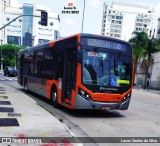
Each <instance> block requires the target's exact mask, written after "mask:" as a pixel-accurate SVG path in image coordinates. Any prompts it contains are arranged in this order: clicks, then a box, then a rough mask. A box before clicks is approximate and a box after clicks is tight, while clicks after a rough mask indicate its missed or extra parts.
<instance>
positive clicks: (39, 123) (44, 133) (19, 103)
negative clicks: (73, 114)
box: [0, 83, 82, 146]
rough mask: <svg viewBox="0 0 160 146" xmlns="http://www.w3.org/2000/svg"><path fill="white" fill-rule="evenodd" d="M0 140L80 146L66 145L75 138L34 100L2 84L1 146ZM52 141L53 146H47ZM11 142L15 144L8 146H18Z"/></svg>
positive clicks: (55, 145) (0, 103)
mask: <svg viewBox="0 0 160 146" xmlns="http://www.w3.org/2000/svg"><path fill="white" fill-rule="evenodd" d="M1 137H14V138H23V140H24V141H23V142H24V143H29V142H28V141H27V140H26V141H27V142H26V141H25V139H27V138H30V139H31V138H35V139H39V140H37V141H36V142H37V143H40V142H41V141H42V142H43V141H45V143H48V144H43V143H41V144H37V143H34V144H25V145H27V146H28V145H33V146H53V145H54V146H58V144H56V143H57V142H56V138H55V137H61V138H62V139H60V142H61V141H62V142H61V143H65V142H67V144H65V146H74V145H76V146H77V145H78V146H79V145H82V144H78V143H77V144H76V143H72V142H70V141H68V140H67V138H68V137H74V134H73V133H72V132H71V131H70V130H69V129H68V127H67V126H65V125H63V124H62V123H61V122H60V121H59V120H58V119H56V118H55V117H54V116H53V115H51V114H50V113H49V112H48V111H46V110H44V109H43V108H42V107H40V106H39V105H38V104H37V103H36V102H35V101H34V100H32V99H31V98H30V97H28V96H27V95H25V94H24V93H22V92H20V91H18V90H16V89H14V88H12V87H10V86H7V85H4V84H2V83H0V143H2V139H1ZM47 137H48V138H47ZM52 138H53V139H54V140H53V139H52ZM4 140H6V141H7V140H9V141H10V139H3V142H4ZM12 140H13V139H12ZM57 140H58V139H57ZM46 141H47V142H46ZM51 141H52V144H49V143H50V142H51ZM12 142H13V141H12ZM14 142H15V144H9V146H17V145H20V144H18V143H16V141H14ZM21 142H22V141H21ZM30 142H33V141H30ZM53 143H54V144H53ZM22 145H24V144H22ZM62 145H63V144H62ZM4 146H8V144H4Z"/></svg>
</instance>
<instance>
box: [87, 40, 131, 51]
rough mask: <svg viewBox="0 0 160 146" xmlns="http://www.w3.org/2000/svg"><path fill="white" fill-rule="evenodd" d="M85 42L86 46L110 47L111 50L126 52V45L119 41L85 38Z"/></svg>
mask: <svg viewBox="0 0 160 146" xmlns="http://www.w3.org/2000/svg"><path fill="white" fill-rule="evenodd" d="M85 42H86V45H87V46H93V47H101V48H108V49H112V50H118V51H122V52H128V51H127V47H128V46H127V45H125V44H122V43H119V42H115V41H110V40H102V39H92V38H86V40H85ZM129 52H130V51H129Z"/></svg>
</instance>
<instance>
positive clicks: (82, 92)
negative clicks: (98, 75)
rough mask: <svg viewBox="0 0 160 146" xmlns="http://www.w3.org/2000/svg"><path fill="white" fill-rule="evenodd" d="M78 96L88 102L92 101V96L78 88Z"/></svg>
mask: <svg viewBox="0 0 160 146" xmlns="http://www.w3.org/2000/svg"><path fill="white" fill-rule="evenodd" d="M78 94H79V95H80V96H82V97H83V98H85V99H86V100H91V96H90V95H89V94H88V93H87V92H86V91H84V90H82V89H80V88H78Z"/></svg>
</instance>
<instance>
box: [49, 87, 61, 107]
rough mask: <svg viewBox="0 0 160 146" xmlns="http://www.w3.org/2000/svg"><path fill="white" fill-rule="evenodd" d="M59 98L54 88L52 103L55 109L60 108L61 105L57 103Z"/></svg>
mask: <svg viewBox="0 0 160 146" xmlns="http://www.w3.org/2000/svg"><path fill="white" fill-rule="evenodd" d="M57 97H58V94H57V90H56V88H53V89H52V92H51V101H52V105H53V106H54V107H55V108H58V107H59V104H58V103H57V100H58V99H57Z"/></svg>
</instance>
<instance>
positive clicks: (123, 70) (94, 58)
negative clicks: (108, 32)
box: [82, 48, 132, 87]
mask: <svg viewBox="0 0 160 146" xmlns="http://www.w3.org/2000/svg"><path fill="white" fill-rule="evenodd" d="M97 50H98V48H97V49H96V48H94V49H83V64H82V68H83V69H82V70H83V79H82V80H83V84H88V85H99V86H106V87H126V86H130V85H131V61H132V60H131V58H132V57H131V56H129V55H127V54H124V53H119V52H117V53H115V52H107V51H103V50H100V49H99V50H98V51H97Z"/></svg>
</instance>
